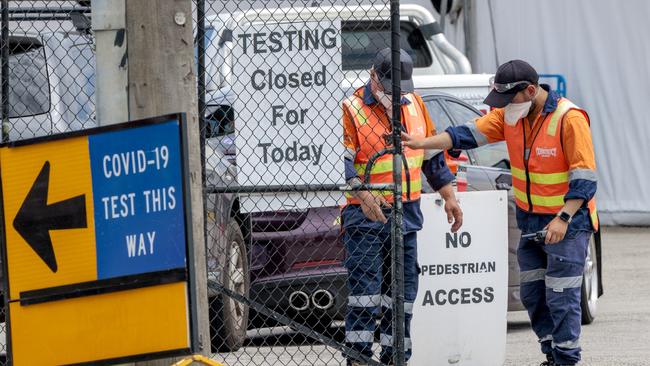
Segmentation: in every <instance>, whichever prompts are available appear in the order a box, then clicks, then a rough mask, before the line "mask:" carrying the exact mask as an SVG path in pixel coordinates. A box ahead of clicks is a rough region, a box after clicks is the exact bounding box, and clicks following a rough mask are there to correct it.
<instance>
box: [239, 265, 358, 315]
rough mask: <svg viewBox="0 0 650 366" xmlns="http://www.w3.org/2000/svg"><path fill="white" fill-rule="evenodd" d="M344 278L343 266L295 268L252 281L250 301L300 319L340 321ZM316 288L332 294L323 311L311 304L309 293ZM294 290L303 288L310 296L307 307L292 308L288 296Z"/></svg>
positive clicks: (342, 309)
mask: <svg viewBox="0 0 650 366" xmlns="http://www.w3.org/2000/svg"><path fill="white" fill-rule="evenodd" d="M346 280H347V271H346V269H345V268H344V267H342V266H332V267H328V268H317V269H310V270H304V271H297V272H291V273H289V274H285V275H279V276H274V277H266V278H264V279H263V280H258V281H255V282H254V283H253V284H252V285H251V290H250V296H251V299H252V300H253V301H256V302H258V303H260V304H262V305H264V307H266V308H269V309H271V310H274V311H277V312H279V313H280V314H283V315H287V316H289V317H291V318H292V319H295V320H297V321H299V322H308V321H309V319H311V318H314V317H323V316H327V317H328V318H329V319H332V320H341V319H343V318H344V317H345V308H346V305H347V296H348V295H347V294H348V291H347V287H346V284H345V282H346ZM317 290H326V291H329V292H330V293H331V294H332V297H333V303H332V306H331V307H329V308H328V309H324V310H323V309H317V308H316V307H315V306H314V304H313V301H312V295H313V294H314V292H316V291H317ZM296 291H302V292H304V293H305V294H307V296H308V297H309V299H310V303H309V306H308V307H307V309H305V310H302V311H298V310H296V309H294V308H292V307H291V305H290V302H289V297H290V296H291V294H292V293H293V292H296ZM253 318H254V317H253ZM254 322H255V319H253V323H254ZM255 326H259V324H257V325H255Z"/></svg>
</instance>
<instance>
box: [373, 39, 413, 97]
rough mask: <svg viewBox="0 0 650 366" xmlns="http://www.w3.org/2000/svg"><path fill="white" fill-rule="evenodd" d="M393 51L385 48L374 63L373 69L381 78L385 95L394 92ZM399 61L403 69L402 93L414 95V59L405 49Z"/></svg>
mask: <svg viewBox="0 0 650 366" xmlns="http://www.w3.org/2000/svg"><path fill="white" fill-rule="evenodd" d="M391 59H392V50H391V49H390V48H384V49H383V50H381V51H379V52H378V53H377V56H375V61H374V62H373V63H372V67H373V69H375V71H376V72H377V76H379V81H380V82H381V85H382V86H383V87H384V93H386V94H390V93H392V91H393V80H392V67H393V66H392V65H393V64H392V62H391ZM399 61H400V64H401V67H402V73H401V74H402V82H401V84H400V85H401V87H402V93H412V92H413V91H414V90H415V88H414V86H413V59H411V56H409V54H408V53H406V51H404V50H403V49H400V50H399Z"/></svg>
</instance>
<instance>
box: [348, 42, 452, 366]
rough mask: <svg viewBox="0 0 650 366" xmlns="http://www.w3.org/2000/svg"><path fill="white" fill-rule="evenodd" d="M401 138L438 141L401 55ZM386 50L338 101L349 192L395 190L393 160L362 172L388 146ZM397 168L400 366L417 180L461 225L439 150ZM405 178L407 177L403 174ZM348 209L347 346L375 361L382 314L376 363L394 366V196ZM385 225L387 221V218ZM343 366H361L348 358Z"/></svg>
mask: <svg viewBox="0 0 650 366" xmlns="http://www.w3.org/2000/svg"><path fill="white" fill-rule="evenodd" d="M400 63H401V69H402V75H401V79H402V85H401V87H402V95H401V96H399V97H400V98H401V100H400V102H401V103H400V104H401V115H402V125H401V128H402V131H406V132H409V133H412V134H415V135H417V136H422V137H426V136H433V135H435V128H434V124H433V123H432V121H431V118H430V117H429V113H428V112H427V110H426V108H425V106H424V103H423V102H422V98H420V97H419V96H418V95H416V94H415V93H414V92H413V79H412V72H413V61H412V60H411V57H410V56H409V55H408V54H407V53H406V52H405V51H403V50H402V51H401V57H400ZM391 65H392V64H391V50H390V48H386V49H384V50H382V51H380V52H379V53H378V54H377V57H376V58H375V61H374V63H373V67H372V69H371V71H370V75H371V76H370V80H369V81H368V83H367V84H366V85H365V86H364V87H361V88H359V89H357V90H356V91H355V92H354V94H353V95H351V96H350V97H348V98H346V99H345V100H344V101H343V125H344V144H345V148H346V150H345V151H346V153H345V175H346V180H347V182H348V183H349V184H350V185H357V184H360V183H361V182H362V180H363V179H364V178H365V177H366V176H369V177H368V178H369V179H370V183H371V184H378V183H393V155H392V154H387V155H383V156H382V157H380V158H379V159H377V160H376V161H375V163H374V165H373V166H372V168H371V170H370V171H369V172H367V171H366V164H367V163H368V160H369V159H370V157H372V156H373V155H374V154H375V153H377V152H379V151H381V150H383V149H386V148H388V147H390V145H391V143H392V128H391V123H390V117H391V116H392V98H391V95H389V94H390V92H391V83H392V80H391V69H392V66H391ZM403 156H404V161H405V162H404V163H403V164H402V165H403V167H402V182H403V185H402V192H403V195H402V200H403V202H404V205H403V217H404V226H403V233H404V313H405V324H404V328H405V339H404V348H405V355H404V357H405V359H407V360H408V358H409V357H410V355H411V340H410V336H409V333H410V323H411V318H412V314H413V302H414V301H415V297H416V295H417V284H418V269H417V264H416V260H417V247H416V246H417V236H416V235H417V231H418V230H420V229H422V221H423V218H422V211H421V210H420V191H421V188H422V180H421V179H422V178H421V176H422V175H421V172H423V173H424V175H425V177H426V178H427V180H428V182H429V184H430V185H431V187H432V188H433V189H435V190H437V191H439V192H440V195H441V196H442V197H443V198H444V199H445V210H446V212H447V216H448V219H449V223H450V224H451V223H453V225H452V231H454V232H455V231H457V230H458V229H459V228H460V226H461V224H462V211H461V209H460V206H459V205H458V202H457V201H456V197H455V194H454V191H453V188H452V185H451V182H452V181H453V179H454V176H453V175H452V174H451V172H450V171H449V168H448V167H447V164H446V163H445V158H444V154H443V153H442V152H441V151H440V150H438V151H435V150H425V151H423V150H415V149H409V148H406V149H404V152H403ZM406 172H408V175H407V174H406ZM346 196H347V205H346V206H345V208H343V211H342V213H341V218H342V225H343V229H344V237H343V240H344V243H345V248H346V259H345V267H346V268H347V270H348V281H347V287H348V290H349V297H348V308H347V314H346V318H345V339H346V343H347V345H348V346H349V347H351V348H353V349H355V350H357V351H359V352H360V353H361V354H363V355H365V356H367V357H372V343H373V341H374V333H375V314H376V313H377V312H378V311H379V310H380V309H379V308H380V307H381V314H382V318H381V324H380V333H381V335H380V344H381V346H382V350H381V357H380V358H381V362H383V363H385V364H392V358H393V348H392V344H393V341H392V339H393V336H392V324H391V320H392V319H391V318H392V317H391V314H392V313H391V309H392V301H391V300H392V297H391V292H390V285H391V280H390V274H391V258H390V252H391V234H390V233H391V222H390V220H391V219H390V207H391V203H392V202H393V193H392V191H385V192H369V191H359V192H354V193H350V194H347V195H346ZM387 217H388V218H387ZM345 356H346V358H348V365H363V363H362V362H361V361H362V360H358V359H354V358H353V357H352V356H350V355H345Z"/></svg>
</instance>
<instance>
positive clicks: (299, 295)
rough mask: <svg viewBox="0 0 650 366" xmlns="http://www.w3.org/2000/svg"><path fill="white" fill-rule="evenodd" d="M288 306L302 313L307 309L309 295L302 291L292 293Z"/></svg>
mask: <svg viewBox="0 0 650 366" xmlns="http://www.w3.org/2000/svg"><path fill="white" fill-rule="evenodd" d="M289 306H291V308H292V309H293V310H296V311H304V310H307V309H308V308H309V295H307V294H306V293H304V292H302V291H294V292H292V293H291V295H289Z"/></svg>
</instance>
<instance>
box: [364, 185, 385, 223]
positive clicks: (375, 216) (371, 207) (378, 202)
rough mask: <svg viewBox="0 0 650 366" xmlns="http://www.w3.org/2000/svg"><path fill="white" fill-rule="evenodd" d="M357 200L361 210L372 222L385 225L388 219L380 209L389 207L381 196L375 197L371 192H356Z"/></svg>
mask: <svg viewBox="0 0 650 366" xmlns="http://www.w3.org/2000/svg"><path fill="white" fill-rule="evenodd" d="M357 198H359V200H360V201H361V210H362V211H363V214H364V215H366V217H367V218H369V219H370V220H372V221H381V222H382V223H384V224H385V223H387V222H388V219H387V218H386V216H385V215H384V212H383V211H382V210H381V208H382V207H391V205H390V203H388V201H386V199H385V198H384V197H383V196H379V195H375V194H373V193H372V192H367V191H361V192H357Z"/></svg>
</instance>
